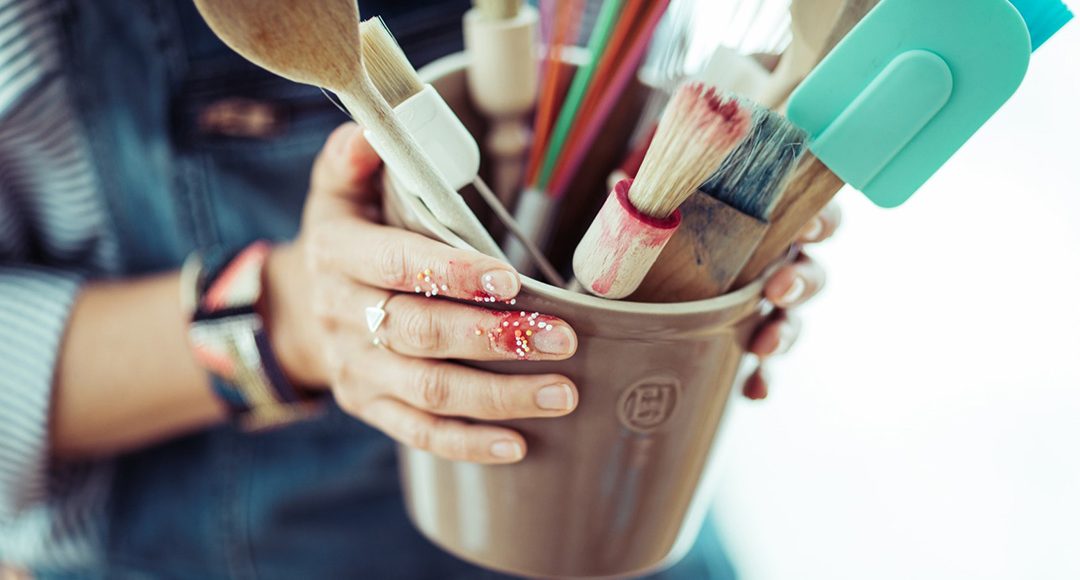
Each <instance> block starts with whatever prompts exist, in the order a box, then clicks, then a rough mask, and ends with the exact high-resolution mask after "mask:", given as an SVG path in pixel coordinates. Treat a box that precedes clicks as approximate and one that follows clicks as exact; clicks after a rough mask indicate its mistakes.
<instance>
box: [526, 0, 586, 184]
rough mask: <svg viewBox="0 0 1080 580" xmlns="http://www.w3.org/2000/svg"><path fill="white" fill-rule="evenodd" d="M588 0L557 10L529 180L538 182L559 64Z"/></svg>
mask: <svg viewBox="0 0 1080 580" xmlns="http://www.w3.org/2000/svg"><path fill="white" fill-rule="evenodd" d="M584 2H585V0H570V1H569V2H562V3H560V4H559V6H558V11H557V12H556V14H555V30H554V31H553V33H552V38H551V44H550V45H549V46H548V54H547V63H546V66H545V68H544V84H543V86H542V87H541V89H540V91H541V92H540V102H539V106H538V107H537V111H536V121H535V122H534V125H533V135H534V138H533V146H532V151H530V152H529V165H528V168H527V170H526V173H525V182H526V183H530V184H533V183H536V178H537V174H538V173H539V172H540V162H541V161H542V160H543V154H544V151H545V150H546V149H547V140H548V137H550V134H551V129H552V125H553V124H554V121H555V111H556V110H558V100H559V98H558V97H559V95H558V91H559V64H560V63H561V62H562V49H563V44H565V43H566V42H567V39H573V38H575V37H576V36H577V32H578V28H579V27H580V26H581V11H582V8H583V5H584ZM575 15H576V17H575Z"/></svg>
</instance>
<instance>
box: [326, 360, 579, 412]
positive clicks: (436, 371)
mask: <svg viewBox="0 0 1080 580" xmlns="http://www.w3.org/2000/svg"><path fill="white" fill-rule="evenodd" d="M350 359H351V360H352V361H353V362H345V363H344V364H343V365H342V366H341V367H339V368H338V377H337V381H336V383H335V384H336V388H335V390H336V391H337V392H338V402H339V403H340V404H341V405H342V408H344V409H345V410H347V411H349V412H351V413H353V414H356V415H360V414H362V413H363V408H364V407H365V406H366V402H367V401H368V400H370V399H372V393H375V394H377V395H379V396H388V397H391V398H394V399H397V400H399V401H401V402H404V403H407V404H409V405H410V406H412V407H415V408H417V409H420V410H423V411H427V412H429V413H433V414H435V415H442V416H450V417H467V418H471V419H486V420H504V419H528V418H539V417H560V416H563V415H566V414H568V413H570V412H571V411H573V410H574V408H576V407H577V403H578V394H577V388H576V387H575V386H574V384H573V382H571V381H570V380H569V379H568V378H566V377H564V376H562V375H557V374H543V375H499V374H495V373H491V372H487V371H481V370H478V369H473V368H469V367H465V366H462V365H459V364H455V363H448V362H440V361H431V360H420V359H412V358H408V357H404V356H400V355H398V354H395V353H393V352H390V351H387V350H382V349H375V350H374V351H372V352H369V353H368V356H365V357H363V359H364V360H363V362H362V363H359V364H358V363H357V362H355V359H356V357H355V356H353V357H349V358H346V359H343V360H346V361H348V360H350Z"/></svg>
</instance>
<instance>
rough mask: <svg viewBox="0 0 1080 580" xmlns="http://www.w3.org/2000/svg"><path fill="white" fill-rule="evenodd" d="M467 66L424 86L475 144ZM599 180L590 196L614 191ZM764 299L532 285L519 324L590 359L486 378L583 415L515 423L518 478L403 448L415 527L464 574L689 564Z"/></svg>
mask: <svg viewBox="0 0 1080 580" xmlns="http://www.w3.org/2000/svg"><path fill="white" fill-rule="evenodd" d="M464 64H465V61H464V57H463V56H462V55H456V56H452V57H448V58H446V59H443V60H442V61H439V62H437V63H434V64H433V65H431V66H429V67H427V68H426V69H425V70H424V71H422V74H424V75H425V76H426V78H429V79H431V81H432V84H434V85H435V86H436V88H437V89H438V90H439V92H440V93H442V94H443V96H444V97H445V98H446V100H447V101H448V102H449V103H450V104H451V106H452V107H454V108H455V109H456V110H457V111H458V113H459V115H460V116H461V117H462V118H463V120H465V122H466V124H470V125H474V127H470V128H475V124H476V123H477V122H478V121H477V116H476V114H475V113H474V112H473V111H471V109H470V108H469V105H468V99H467V97H466V93H465V82H464ZM477 134H479V133H477ZM609 167H610V165H609ZM597 176H598V178H599V182H597V183H589V184H588V187H601V188H602V187H603V183H602V174H601V173H598V174H597ZM386 189H387V194H388V195H387V196H386V199H387V210H388V215H389V216H390V219H391V220H392V221H394V222H396V223H398V224H399V225H402V226H404V227H407V228H409V229H411V230H414V231H417V232H421V233H424V234H426V235H429V236H431V237H433V238H436V239H440V240H443V241H445V242H447V243H449V244H451V245H455V246H459V247H467V246H466V245H465V244H464V243H463V242H462V241H461V240H460V239H459V238H457V236H455V235H454V234H453V233H451V232H450V231H448V230H446V228H444V227H442V226H441V225H440V224H438V223H437V222H436V221H435V219H434V218H433V217H432V215H431V214H430V213H429V212H428V211H427V209H426V208H425V207H424V206H423V204H422V203H421V202H420V201H419V199H418V198H416V197H414V196H412V195H410V194H408V193H407V192H402V191H400V189H399V188H396V187H395V186H394V184H393V183H392V180H389V179H388V180H387V184H386ZM586 225H587V224H586ZM760 291H761V287H760V284H755V285H752V286H749V287H747V288H744V289H742V290H740V291H738V292H735V293H732V294H729V295H727V296H723V297H720V298H716V299H713V300H708V301H701V302H694V303H682V304H637V303H629V302H615V301H607V300H602V299H599V298H596V297H593V296H588V295H583V294H575V293H572V292H568V291H565V290H562V289H560V288H555V287H552V286H549V285H547V284H543V283H541V282H538V281H536V280H533V279H526V280H525V283H524V290H523V292H522V295H521V296H520V297H519V298H518V303H517V305H516V306H515V309H517V310H525V311H527V312H533V311H538V312H541V313H544V314H550V315H554V316H558V317H561V318H563V319H565V320H567V321H568V322H569V323H570V324H571V325H572V326H573V327H574V329H575V330H576V331H577V333H578V337H579V341H580V346H579V348H578V352H577V354H576V355H575V356H574V357H573V358H572V359H570V360H568V361H563V362H552V363H535V362H514V363H490V364H481V365H478V366H481V367H483V368H487V369H491V370H495V371H499V372H505V373H541V372H557V373H562V374H565V375H566V376H568V377H570V378H571V379H573V381H574V382H575V383H576V384H577V385H578V387H579V389H580V406H579V407H578V409H577V410H576V411H575V412H574V413H573V414H571V415H569V416H567V417H564V418H558V419H544V420H522V421H507V422H505V423H503V424H504V425H506V426H508V427H511V428H514V429H517V430H518V431H520V432H521V433H522V434H523V435H524V436H525V438H526V440H527V441H528V446H529V454H528V457H527V458H526V459H525V460H524V461H522V462H521V463H519V464H516V465H511V466H478V465H473V464H466V463H456V462H450V461H445V460H442V459H438V458H436V457H434V456H432V455H430V454H428V453H425V452H421V451H416V450H413V449H408V448H401V449H400V456H401V469H402V477H403V481H404V489H405V498H406V503H407V506H408V510H409V514H410V516H411V518H412V520H413V522H414V523H415V524H416V526H417V527H418V528H419V529H420V530H421V531H422V532H423V533H424V534H425V535H426V536H427V537H428V538H430V539H431V540H432V541H433V542H435V543H436V544H438V545H439V546H442V547H443V548H445V549H446V550H448V551H450V552H451V553H453V554H455V555H457V556H459V557H461V558H463V559H465V560H468V561H471V562H474V563H477V564H480V565H482V566H487V567H490V568H493V569H496V570H500V571H503V572H508V573H512V574H519V575H524V576H536V577H545V578H552V577H562V578H581V577H625V576H631V575H636V574H642V573H647V572H650V571H653V570H657V569H661V568H663V567H665V566H667V565H670V564H673V563H675V562H676V561H678V559H679V558H681V557H682V556H683V555H684V554H685V552H686V551H687V550H688V549H689V547H690V546H691V545H692V543H693V541H694V539H695V537H696V535H697V532H698V531H699V529H700V526H701V524H702V522H703V521H704V517H705V514H706V512H707V508H708V499H709V497H710V496H711V495H712V493H713V491H714V490H715V486H714V485H712V484H710V483H708V480H709V479H710V478H709V477H707V475H706V474H707V472H709V471H710V470H709V469H708V467H709V464H710V457H711V455H712V451H713V450H714V449H715V441H716V438H717V435H718V433H719V431H720V426H721V423H722V419H723V416H724V410H725V408H726V406H727V403H728V400H729V399H730V397H731V394H732V390H733V385H735V384H736V379H737V375H740V373H739V370H740V366H741V363H742V362H743V359H744V355H745V354H746V349H745V345H746V344H747V341H748V337H749V333H750V332H751V331H752V329H753V327H754V326H755V324H756V322H757V321H758V314H759V303H760V299H759V295H760Z"/></svg>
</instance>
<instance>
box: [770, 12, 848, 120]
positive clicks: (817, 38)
mask: <svg viewBox="0 0 1080 580" xmlns="http://www.w3.org/2000/svg"><path fill="white" fill-rule="evenodd" d="M842 4H843V0H791V44H790V45H788V48H787V50H785V51H784V55H783V56H782V57H781V58H780V63H779V64H778V65H777V66H776V70H775V71H774V72H773V74H772V76H771V77H770V79H769V81H768V84H767V85H766V88H765V90H764V91H763V93H762V97H761V102H762V104H764V105H766V106H768V107H770V108H774V109H775V108H777V107H778V106H779V105H781V104H783V103H784V101H786V100H787V97H788V95H790V94H791V91H793V90H795V87H796V86H798V85H799V83H801V82H802V80H803V79H804V78H806V75H808V74H810V71H811V70H813V68H814V67H815V66H817V63H818V62H819V61H820V60H821V57H822V56H824V53H823V49H824V46H825V42H826V41H827V40H828V37H829V32H830V29H831V28H832V25H833V22H835V21H836V17H837V15H838V14H839V13H840V8H841V5H842Z"/></svg>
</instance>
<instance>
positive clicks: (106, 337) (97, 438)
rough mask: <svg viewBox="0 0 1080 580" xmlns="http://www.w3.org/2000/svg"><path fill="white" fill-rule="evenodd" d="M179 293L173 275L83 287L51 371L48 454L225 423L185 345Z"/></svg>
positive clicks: (81, 452) (127, 444) (87, 452)
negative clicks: (53, 378) (52, 387)
mask: <svg viewBox="0 0 1080 580" xmlns="http://www.w3.org/2000/svg"><path fill="white" fill-rule="evenodd" d="M179 287H180V282H179V274H178V273H171V274H166V275H161V276H156V277H153V278H148V279H144V280H137V281H127V282H117V283H102V284H94V285H90V286H87V287H86V288H85V289H84V290H83V292H82V293H81V294H80V296H79V298H78V301H77V302H76V304H75V307H74V309H73V311H72V314H71V318H70V320H69V323H68V329H67V333H66V336H65V338H64V340H63V343H62V351H61V353H60V356H59V362H58V364H57V369H56V376H55V384H54V389H53V403H52V421H51V438H52V439H51V449H52V453H53V455H55V456H61V457H85V456H99V455H106V454H110V453H115V452H118V451H123V450H127V449H132V448H138V447H142V446H145V445H148V444H150V443H153V442H155V441H159V440H162V439H165V438H167V437H170V436H174V435H177V434H181V433H184V432H188V431H192V430H195V429H198V428H201V427H205V426H208V425H211V424H213V423H215V422H217V421H221V420H223V418H224V410H223V408H222V407H221V405H220V404H219V403H218V401H217V400H216V399H215V398H214V395H213V393H212V391H211V389H210V385H209V376H208V375H207V373H206V371H204V370H202V369H201V368H200V367H199V366H198V365H197V363H196V362H195V360H194V358H193V356H192V354H191V351H190V349H189V348H188V344H187V339H186V336H187V332H186V327H187V315H186V314H185V313H184V312H182V309H181V305H180V300H179Z"/></svg>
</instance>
